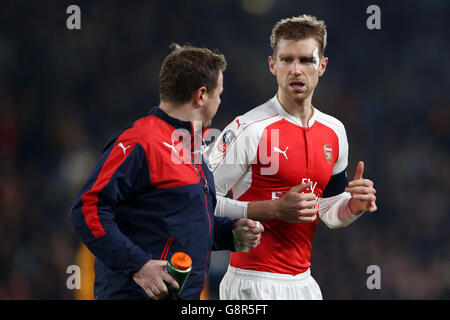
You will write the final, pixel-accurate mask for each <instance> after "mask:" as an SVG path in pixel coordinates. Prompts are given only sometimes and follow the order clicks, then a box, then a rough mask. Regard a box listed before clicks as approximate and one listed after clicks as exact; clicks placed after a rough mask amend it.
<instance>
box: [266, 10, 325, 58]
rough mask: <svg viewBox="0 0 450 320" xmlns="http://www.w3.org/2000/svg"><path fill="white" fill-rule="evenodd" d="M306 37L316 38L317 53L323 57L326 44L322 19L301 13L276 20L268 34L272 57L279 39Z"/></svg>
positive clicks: (275, 52) (301, 38) (300, 38)
mask: <svg viewBox="0 0 450 320" xmlns="http://www.w3.org/2000/svg"><path fill="white" fill-rule="evenodd" d="M308 38H314V39H316V41H317V43H318V44H319V55H320V56H322V57H323V55H324V52H325V47H326V46H327V26H326V25H325V22H324V21H323V20H319V19H317V18H316V17H314V16H311V15H308V14H303V15H301V16H298V17H292V18H286V19H282V20H280V21H278V22H277V23H276V24H275V26H274V27H273V29H272V34H271V35H270V46H271V47H272V49H273V55H274V57H276V54H277V49H278V48H277V46H278V43H279V41H280V40H281V39H285V40H303V39H308Z"/></svg>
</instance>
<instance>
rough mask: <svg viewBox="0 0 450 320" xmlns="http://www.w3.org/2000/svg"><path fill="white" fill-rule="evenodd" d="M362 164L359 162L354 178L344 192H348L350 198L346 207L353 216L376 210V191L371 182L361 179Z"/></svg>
mask: <svg viewBox="0 0 450 320" xmlns="http://www.w3.org/2000/svg"><path fill="white" fill-rule="evenodd" d="M363 172H364V162H362V161H359V162H358V164H357V166H356V172H355V177H354V178H353V180H352V181H350V182H349V183H348V186H347V188H345V191H347V192H350V194H351V195H352V198H351V199H350V201H349V203H348V207H349V209H350V211H351V212H352V213H353V214H361V213H363V212H364V211H369V212H374V211H376V210H377V205H376V203H375V201H376V199H377V198H376V197H375V193H376V190H375V188H374V187H373V182H372V181H371V180H369V179H364V178H363Z"/></svg>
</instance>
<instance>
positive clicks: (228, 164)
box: [208, 121, 257, 218]
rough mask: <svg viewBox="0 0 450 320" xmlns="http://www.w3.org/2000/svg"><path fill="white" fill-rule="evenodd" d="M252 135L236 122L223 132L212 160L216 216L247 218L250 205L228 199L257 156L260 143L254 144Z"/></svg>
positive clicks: (210, 159) (216, 143) (212, 151)
mask: <svg viewBox="0 0 450 320" xmlns="http://www.w3.org/2000/svg"><path fill="white" fill-rule="evenodd" d="M249 132H250V130H248V129H247V130H245V129H243V128H242V127H241V128H239V125H238V123H237V121H233V122H232V123H230V124H229V125H228V126H227V127H226V128H225V129H224V130H223V132H222V133H221V135H220V136H219V138H218V139H217V141H216V142H215V144H214V147H213V149H212V150H211V153H210V155H209V157H208V159H209V163H210V167H211V171H212V173H213V175H214V184H215V188H216V194H217V205H216V209H215V211H214V213H215V215H216V216H220V217H230V218H246V217H247V205H248V202H246V201H238V200H234V199H229V198H227V197H226V195H227V194H228V192H229V191H230V189H231V188H233V187H234V186H235V185H236V183H238V181H239V180H240V179H241V178H242V177H243V176H244V175H245V174H246V173H247V174H248V172H249V170H250V169H249V168H250V164H251V163H252V161H253V160H254V157H255V156H256V152H257V142H256V144H255V143H254V142H251V143H250V136H251V135H249V134H248V133H249Z"/></svg>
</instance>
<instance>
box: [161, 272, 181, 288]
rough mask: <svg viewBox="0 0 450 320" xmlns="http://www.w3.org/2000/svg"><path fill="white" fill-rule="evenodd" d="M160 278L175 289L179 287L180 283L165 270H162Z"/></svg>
mask: <svg viewBox="0 0 450 320" xmlns="http://www.w3.org/2000/svg"><path fill="white" fill-rule="evenodd" d="M161 280H162V281H164V282H165V283H167V284H168V285H170V286H171V287H172V288H174V289H175V290H178V289H179V288H180V285H179V284H178V282H177V281H176V280H175V279H174V278H173V277H172V276H171V275H170V274H168V273H167V272H164V273H163V274H162V275H161ZM164 286H165V284H164ZM166 288H167V286H166Z"/></svg>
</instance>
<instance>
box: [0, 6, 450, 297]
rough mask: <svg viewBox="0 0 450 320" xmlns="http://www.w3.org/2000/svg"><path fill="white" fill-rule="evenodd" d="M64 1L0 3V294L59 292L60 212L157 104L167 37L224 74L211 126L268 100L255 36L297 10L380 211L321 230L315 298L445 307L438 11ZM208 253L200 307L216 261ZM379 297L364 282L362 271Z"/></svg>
mask: <svg viewBox="0 0 450 320" xmlns="http://www.w3.org/2000/svg"><path fill="white" fill-rule="evenodd" d="M305 2H306V1H302V2H299V1H294V0H292V1H290V0H283V1H281V0H280V1H275V0H272V1H271V0H254V1H246V0H242V1H237V0H236V1H232V0H199V1H195V2H190V1H133V2H131V1H129V2H125V1H122V2H117V1H106V0H105V1H77V3H76V4H78V5H79V7H80V9H81V30H68V29H67V28H66V19H67V17H68V14H67V13H66V8H67V7H68V6H69V5H70V4H72V3H70V2H67V1H2V3H1V4H0V161H1V166H0V181H1V183H0V299H73V298H74V297H75V292H74V291H76V290H69V289H68V288H67V286H66V280H67V277H68V274H67V273H66V270H67V267H68V266H69V265H73V264H76V263H77V262H76V254H77V252H78V249H79V248H80V241H79V239H78V237H77V236H76V234H75V232H74V231H73V229H72V227H71V225H70V223H69V221H68V212H69V209H70V206H71V203H72V201H73V199H74V198H75V196H76V194H77V193H78V192H79V190H80V189H81V187H82V185H83V184H84V182H85V180H86V178H87V176H88V175H89V174H90V172H91V170H92V169H93V168H94V165H95V163H96V161H97V159H99V157H100V155H101V150H102V148H103V145H104V143H106V141H107V139H108V138H109V136H111V135H112V134H113V133H114V132H115V131H117V130H119V129H120V128H122V127H124V126H125V125H127V124H128V123H129V122H131V121H133V120H135V119H137V118H140V117H142V116H145V114H146V113H147V111H148V110H149V109H150V108H151V107H152V106H155V105H158V104H159V95H158V72H159V67H160V64H161V62H162V59H163V58H164V57H165V56H166V55H167V54H168V53H169V51H170V49H169V45H170V44H171V42H178V43H180V44H185V43H190V44H193V45H196V46H206V47H208V48H211V49H218V50H219V51H220V52H222V53H224V54H225V56H226V58H227V61H228V68H227V70H226V71H225V73H224V76H225V78H224V88H225V91H224V93H223V95H222V104H221V107H220V109H219V111H218V114H217V116H216V118H215V119H214V121H213V123H212V127H214V128H217V129H220V130H222V129H223V128H224V127H225V125H226V124H228V123H229V122H230V121H232V120H233V119H234V117H235V116H236V115H238V114H242V113H245V112H246V111H248V110H250V109H251V108H253V107H255V106H257V105H259V104H261V103H263V102H265V101H266V100H268V99H269V98H271V97H272V96H273V95H274V94H275V92H276V82H275V79H274V78H273V76H272V75H271V74H270V72H269V70H268V66H267V57H268V56H269V55H270V54H271V49H270V46H269V35H270V32H271V29H272V26H273V25H274V23H275V22H276V21H278V20H279V19H281V18H285V17H290V16H293V15H298V14H301V13H310V14H313V15H316V16H318V17H319V18H322V19H324V20H325V22H326V23H327V26H328V37H329V38H328V48H327V49H326V55H327V56H328V57H329V63H328V69H327V71H326V73H325V75H324V76H323V78H321V80H320V82H319V86H318V88H317V90H316V93H315V97H314V100H313V104H314V105H315V106H316V107H317V108H318V109H320V110H321V111H323V112H326V113H328V114H331V115H333V116H335V117H337V118H338V119H340V120H341V121H342V122H343V123H344V125H345V126H346V130H347V135H348V141H349V145H350V152H349V166H348V173H349V177H353V174H354V171H355V166H356V163H357V161H358V160H364V161H365V163H366V169H365V175H366V176H367V177H370V179H372V180H373V181H374V182H375V187H376V189H377V204H378V211H377V212H375V213H366V214H365V215H363V216H362V217H361V219H359V220H358V221H357V222H355V223H354V224H352V225H351V226H349V227H348V228H344V229H339V230H329V229H328V228H327V227H326V226H325V225H324V224H323V223H321V222H319V226H318V229H317V232H316V235H315V238H314V241H313V251H312V267H311V270H312V275H313V276H314V278H315V279H316V280H317V282H318V283H319V285H320V287H321V289H322V293H323V296H324V298H325V299H449V298H450V232H449V230H450V208H449V190H450V172H449V171H450V165H449V163H450V162H449V142H450V141H449V138H450V137H449V135H450V123H449V119H450V105H449V104H450V99H449V98H450V91H449V88H450V81H449V76H450V61H449V60H448V59H447V58H448V57H449V56H450V50H449V49H450V48H449V42H448V39H449V38H450V35H449V33H450V26H449V22H448V21H449V19H448V18H449V17H450V3H449V2H448V1H425V0H423V1H419V0H414V1H408V2H406V1H395V2H393V1H390V2H387V1H378V5H379V6H380V8H381V19H382V20H381V30H368V29H367V27H366V19H367V17H368V14H366V8H367V6H369V5H370V4H372V3H369V2H366V1H356V0H355V1H350V0H346V1H339V2H338V1H331V0H330V1H324V0H320V1H308V3H305ZM227 255H228V253H225V252H222V253H215V254H214V255H213V256H212V265H211V270H210V278H209V290H208V293H209V296H208V298H210V299H218V295H217V288H218V283H219V281H220V278H221V277H222V275H223V272H224V270H225V268H226V265H227V263H228V260H227V257H228V256H227ZM370 265H377V266H379V267H380V270H381V289H379V290H377V289H374V290H369V289H368V287H367V283H366V282H367V278H368V277H369V276H370V274H368V273H367V268H368V267H369V266H370Z"/></svg>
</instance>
